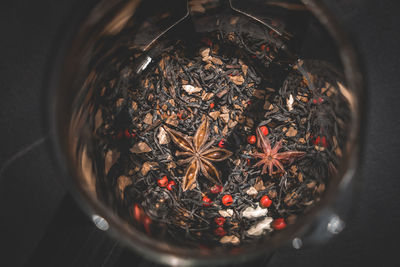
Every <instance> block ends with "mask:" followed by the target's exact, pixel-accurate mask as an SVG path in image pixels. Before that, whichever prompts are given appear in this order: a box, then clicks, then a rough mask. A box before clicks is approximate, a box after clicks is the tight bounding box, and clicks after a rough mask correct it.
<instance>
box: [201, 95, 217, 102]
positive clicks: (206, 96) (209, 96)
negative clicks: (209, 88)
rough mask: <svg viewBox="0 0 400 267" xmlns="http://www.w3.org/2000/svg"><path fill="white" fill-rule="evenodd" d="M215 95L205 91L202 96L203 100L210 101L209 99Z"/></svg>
mask: <svg viewBox="0 0 400 267" xmlns="http://www.w3.org/2000/svg"><path fill="white" fill-rule="evenodd" d="M213 97H214V93H205V94H204V95H203V96H202V97H201V100H203V101H208V100H210V99H211V98H213Z"/></svg>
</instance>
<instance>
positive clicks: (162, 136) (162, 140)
mask: <svg viewBox="0 0 400 267" xmlns="http://www.w3.org/2000/svg"><path fill="white" fill-rule="evenodd" d="M157 138H158V143H159V144H160V145H165V144H168V143H169V141H170V139H169V136H168V133H167V131H165V129H164V128H163V127H160V130H159V132H158V135H157Z"/></svg>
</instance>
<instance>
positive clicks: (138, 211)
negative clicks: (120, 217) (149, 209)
mask: <svg viewBox="0 0 400 267" xmlns="http://www.w3.org/2000/svg"><path fill="white" fill-rule="evenodd" d="M142 215H143V210H142V208H141V207H140V206H139V204H135V205H134V207H133V217H134V218H135V220H136V221H138V222H140V220H141V219H142Z"/></svg>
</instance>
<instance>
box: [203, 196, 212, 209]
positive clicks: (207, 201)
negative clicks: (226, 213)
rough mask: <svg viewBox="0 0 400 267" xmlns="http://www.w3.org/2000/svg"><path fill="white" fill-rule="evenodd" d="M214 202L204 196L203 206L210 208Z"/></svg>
mask: <svg viewBox="0 0 400 267" xmlns="http://www.w3.org/2000/svg"><path fill="white" fill-rule="evenodd" d="M211 203H212V201H211V199H210V198H209V197H207V196H204V197H203V206H204V207H209V206H210V205H211Z"/></svg>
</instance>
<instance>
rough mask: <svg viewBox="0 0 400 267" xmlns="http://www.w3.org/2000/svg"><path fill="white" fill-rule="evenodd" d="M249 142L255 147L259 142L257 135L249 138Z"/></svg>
mask: <svg viewBox="0 0 400 267" xmlns="http://www.w3.org/2000/svg"><path fill="white" fill-rule="evenodd" d="M247 142H248V143H249V144H251V145H254V144H255V143H256V142H257V138H256V136H255V135H250V136H249V137H247Z"/></svg>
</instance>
